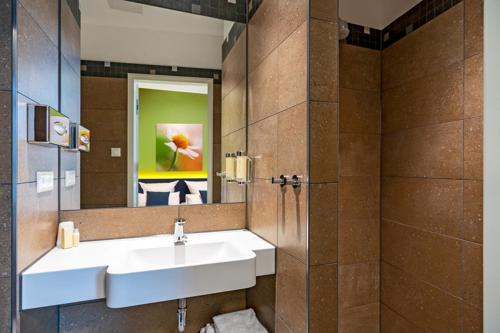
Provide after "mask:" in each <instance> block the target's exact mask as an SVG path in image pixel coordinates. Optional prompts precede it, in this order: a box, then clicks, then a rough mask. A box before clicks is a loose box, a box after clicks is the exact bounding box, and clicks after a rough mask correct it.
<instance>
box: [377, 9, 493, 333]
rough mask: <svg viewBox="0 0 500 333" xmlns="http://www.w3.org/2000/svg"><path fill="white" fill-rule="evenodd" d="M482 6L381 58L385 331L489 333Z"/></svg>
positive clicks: (432, 26)
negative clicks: (485, 327) (485, 332)
mask: <svg viewBox="0 0 500 333" xmlns="http://www.w3.org/2000/svg"><path fill="white" fill-rule="evenodd" d="M482 7H483V1H482V0H466V1H463V2H461V3H460V4H458V5H456V6H454V7H453V8H451V9H450V10H448V11H446V12H445V13H443V14H441V15H440V16H438V17H437V18H435V19H434V20H432V21H431V22H429V23H427V24H425V25H424V26H423V27H421V28H419V29H418V30H416V31H414V32H412V33H411V34H410V35H408V36H407V37H405V38H403V39H402V40H400V41H398V42H396V43H395V44H393V45H391V46H390V47H388V48H387V49H385V50H384V51H383V52H382V88H383V90H382V103H383V116H382V119H383V122H382V129H383V145H382V165H383V168H382V232H381V235H382V239H381V247H382V250H381V251H382V267H381V302H382V306H381V329H382V332H402V331H405V332H423V331H426V332H442V331H454V332H455V331H456V332H458V331H464V332H481V331H482V319H481V316H482V310H481V309H482V94H483V88H482ZM403 74H404V75H403Z"/></svg>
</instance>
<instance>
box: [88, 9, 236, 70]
mask: <svg viewBox="0 0 500 333" xmlns="http://www.w3.org/2000/svg"><path fill="white" fill-rule="evenodd" d="M80 11H81V57H82V59H85V60H98V61H114V62H128V63H139V64H151V65H165V66H179V67H197V68H212V69H219V68H220V67H221V61H222V42H223V39H224V32H225V22H224V21H223V20H220V19H215V18H211V17H206V16H200V15H194V14H189V13H184V12H179V11H174V10H170V9H165V8H160V7H153V6H148V5H142V4H138V3H133V2H128V1H124V0H80ZM226 30H227V24H226Z"/></svg>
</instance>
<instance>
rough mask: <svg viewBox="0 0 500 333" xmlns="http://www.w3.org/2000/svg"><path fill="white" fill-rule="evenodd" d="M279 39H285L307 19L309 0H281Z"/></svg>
mask: <svg viewBox="0 0 500 333" xmlns="http://www.w3.org/2000/svg"><path fill="white" fill-rule="evenodd" d="M276 2H278V3H279V40H280V42H282V41H284V40H285V39H286V38H287V37H288V36H289V35H290V34H291V33H292V32H293V31H295V29H297V28H298V27H299V26H300V25H301V24H302V23H303V22H304V21H305V20H306V19H307V13H308V5H309V1H308V0H279V1H276Z"/></svg>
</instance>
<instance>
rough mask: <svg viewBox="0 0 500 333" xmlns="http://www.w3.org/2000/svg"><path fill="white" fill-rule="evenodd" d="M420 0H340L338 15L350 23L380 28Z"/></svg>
mask: <svg viewBox="0 0 500 333" xmlns="http://www.w3.org/2000/svg"><path fill="white" fill-rule="evenodd" d="M421 1H422V0H340V2H339V16H340V17H341V18H342V19H343V20H345V21H347V22H350V23H354V24H358V25H362V26H365V27H370V28H375V29H379V30H382V29H384V28H385V27H387V26H388V25H389V24H390V23H391V22H393V21H394V20H395V19H397V18H398V17H400V16H401V15H403V14H404V13H406V12H407V11H408V10H410V9H411V8H412V7H414V6H415V5H416V4H418V3H419V2H421Z"/></svg>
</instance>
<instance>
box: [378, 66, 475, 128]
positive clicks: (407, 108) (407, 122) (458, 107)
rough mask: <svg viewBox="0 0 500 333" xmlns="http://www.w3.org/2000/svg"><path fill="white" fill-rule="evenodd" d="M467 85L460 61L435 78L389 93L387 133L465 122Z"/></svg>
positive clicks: (386, 98) (384, 98)
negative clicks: (450, 122)
mask: <svg viewBox="0 0 500 333" xmlns="http://www.w3.org/2000/svg"><path fill="white" fill-rule="evenodd" d="M463 82H464V66H463V64H462V62H457V63H455V64H453V65H451V66H450V67H447V68H444V69H442V70H439V71H438V72H436V73H435V74H433V75H430V76H425V77H420V78H417V79H415V80H411V81H408V82H405V83H404V84H402V85H399V86H397V87H394V88H392V89H388V90H385V91H384V92H383V94H382V107H383V109H384V112H383V117H382V130H383V132H384V133H390V132H394V131H396V130H401V129H408V128H413V127H420V126H426V125H435V124H439V123H445V122H449V121H455V120H461V119H462V117H463V101H464V86H463ZM437 92H439V93H437ZM465 94H466V95H467V90H465Z"/></svg>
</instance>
